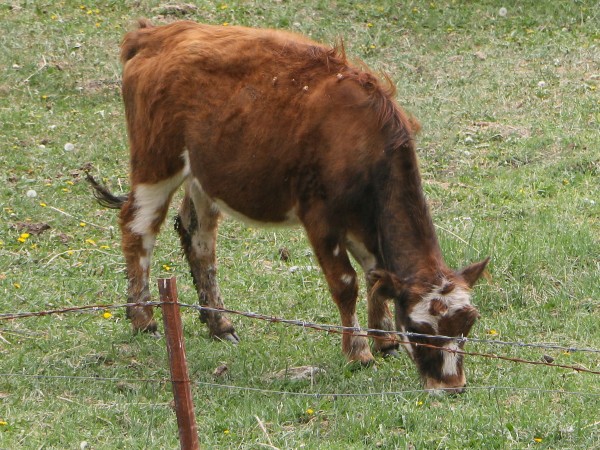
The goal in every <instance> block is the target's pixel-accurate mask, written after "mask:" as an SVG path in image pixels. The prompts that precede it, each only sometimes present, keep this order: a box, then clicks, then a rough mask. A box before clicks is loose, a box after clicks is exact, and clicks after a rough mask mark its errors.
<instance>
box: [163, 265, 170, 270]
mask: <svg viewBox="0 0 600 450" xmlns="http://www.w3.org/2000/svg"><path fill="white" fill-rule="evenodd" d="M163 269H165V270H166V271H167V272H168V271H169V270H171V266H169V265H167V264H163Z"/></svg>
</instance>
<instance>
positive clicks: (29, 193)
mask: <svg viewBox="0 0 600 450" xmlns="http://www.w3.org/2000/svg"><path fill="white" fill-rule="evenodd" d="M25 195H26V196H27V197H28V198H35V197H37V192H36V191H35V190H33V189H29V190H28V191H27V192H26V193H25Z"/></svg>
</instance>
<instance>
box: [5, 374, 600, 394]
mask: <svg viewBox="0 0 600 450" xmlns="http://www.w3.org/2000/svg"><path fill="white" fill-rule="evenodd" d="M0 377H3V378H35V379H42V380H43V379H46V380H72V381H94V382H128V383H160V384H166V383H172V382H173V380H171V379H169V378H118V377H99V376H78V375H38V374H23V373H0ZM191 383H192V384H194V385H196V386H198V387H202V386H204V387H209V388H217V389H226V390H232V391H246V392H256V393H259V394H269V395H287V396H295V397H312V398H333V399H336V398H352V397H356V398H363V397H385V396H398V395H406V394H431V390H429V389H401V390H395V391H375V392H296V391H281V390H277V389H263V388H257V387H252V386H236V385H233V384H223V383H211V382H208V381H192V382H191ZM464 389H465V390H466V391H494V390H496V391H522V392H530V393H538V394H560V395H574V396H581V397H600V392H589V391H587V392H583V391H566V390H562V389H542V388H529V387H515V386H496V385H488V386H465V387H464ZM437 390H444V389H437Z"/></svg>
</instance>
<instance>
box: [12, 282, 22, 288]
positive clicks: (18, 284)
mask: <svg viewBox="0 0 600 450" xmlns="http://www.w3.org/2000/svg"><path fill="white" fill-rule="evenodd" d="M13 286H14V288H15V289H21V284H20V283H13Z"/></svg>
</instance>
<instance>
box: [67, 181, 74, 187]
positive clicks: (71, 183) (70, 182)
mask: <svg viewBox="0 0 600 450" xmlns="http://www.w3.org/2000/svg"><path fill="white" fill-rule="evenodd" d="M65 183H66V184H68V185H69V186H73V185H74V184H75V183H73V182H72V181H71V180H69V181H65Z"/></svg>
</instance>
